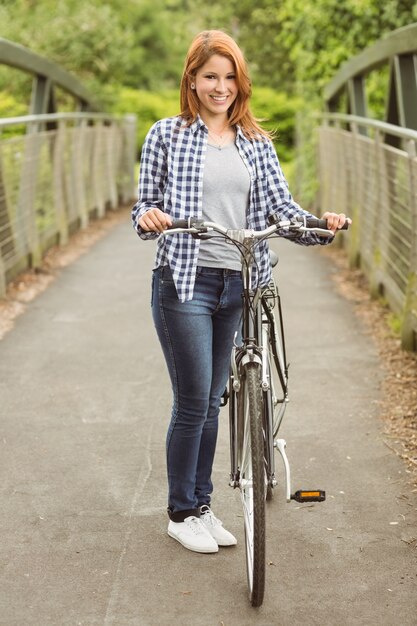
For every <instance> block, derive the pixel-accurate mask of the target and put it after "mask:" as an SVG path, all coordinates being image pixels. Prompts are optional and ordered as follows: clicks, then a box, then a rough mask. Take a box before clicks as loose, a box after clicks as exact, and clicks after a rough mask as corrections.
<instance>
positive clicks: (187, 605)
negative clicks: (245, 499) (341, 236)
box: [0, 222, 417, 626]
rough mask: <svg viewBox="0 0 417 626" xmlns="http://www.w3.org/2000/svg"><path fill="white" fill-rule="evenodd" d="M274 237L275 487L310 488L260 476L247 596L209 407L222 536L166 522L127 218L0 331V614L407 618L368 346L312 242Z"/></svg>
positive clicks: (407, 590) (155, 370)
mask: <svg viewBox="0 0 417 626" xmlns="http://www.w3.org/2000/svg"><path fill="white" fill-rule="evenodd" d="M275 247H276V249H277V250H278V252H279V254H280V257H281V261H280V265H279V270H278V272H279V276H280V277H281V293H282V295H283V299H284V309H285V319H286V326H287V330H288V344H289V345H288V351H289V355H290V359H289V360H290V362H291V368H290V374H291V403H290V405H289V408H288V412H287V415H286V419H285V425H284V428H283V436H284V437H285V438H286V439H287V443H288V453H289V457H290V461H291V465H292V472H293V489H296V488H301V487H302V488H308V487H320V488H323V489H326V491H327V494H328V498H327V501H326V502H325V503H323V504H316V505H314V506H306V505H297V504H296V503H291V504H286V503H285V500H284V495H283V491H282V489H278V490H277V492H276V493H275V496H274V500H273V502H272V503H271V504H270V505H269V506H268V546H267V555H268V556H267V558H268V566H267V587H266V598H265V603H264V605H263V606H262V607H261V608H260V609H259V610H254V609H252V608H251V607H250V606H249V605H248V602H247V597H246V573H245V560H244V559H245V557H244V546H243V528H242V516H241V509H240V501H239V495H238V494H237V493H236V492H233V491H232V490H231V489H230V488H229V487H228V484H227V483H228V472H229V467H228V440H227V436H228V433H227V413H226V412H225V413H224V414H223V420H222V426H221V436H220V441H219V446H218V454H217V457H216V465H215V470H214V480H215V488H216V490H215V496H214V502H213V507H214V509H215V511H216V512H217V514H218V515H219V516H220V517H221V518H222V519H223V520H224V522H225V525H226V526H227V527H228V528H230V530H231V531H232V532H234V533H235V534H236V535H237V537H238V540H239V544H238V546H237V547H236V548H231V549H222V550H221V551H220V552H219V553H218V554H216V555H199V554H194V553H191V552H188V551H186V550H184V549H182V548H181V547H180V546H179V545H178V544H177V543H176V542H175V541H173V540H172V539H170V538H169V537H168V536H167V534H166V527H167V518H166V514H165V506H166V484H165V459H164V440H165V430H166V427H167V420H168V415H169V409H170V390H169V385H168V381H167V375H166V372H165V365H164V362H163V360H162V356H161V353H160V349H159V345H158V344H157V341H156V337H155V333H154V330H153V326H152V322H151V318H150V312H149V300H150V271H151V266H152V261H153V254H154V244H152V243H144V242H141V241H139V240H138V239H137V237H136V236H135V234H134V233H133V231H132V229H131V227H130V224H129V223H128V222H126V223H123V224H121V225H119V226H118V227H117V228H115V230H113V231H112V232H111V233H110V234H109V235H108V236H107V237H106V238H105V239H104V240H102V241H100V242H99V243H98V244H96V245H95V247H94V248H93V249H92V250H91V251H90V252H89V253H88V254H87V255H85V256H83V257H82V258H80V259H79V260H78V261H76V262H75V263H74V264H73V265H71V266H70V267H67V268H66V269H65V270H64V271H63V272H62V274H61V275H60V277H59V278H58V279H57V280H56V281H55V282H54V283H53V284H52V286H51V287H50V288H49V289H48V290H47V291H46V292H44V293H43V294H42V295H41V296H39V297H38V298H37V299H36V300H35V301H34V302H33V303H32V304H31V305H30V306H29V307H28V310H27V312H26V313H25V314H24V315H23V316H22V317H21V318H19V319H18V321H17V324H16V327H15V329H14V330H13V331H12V332H10V333H9V334H8V335H7V336H6V337H5V338H4V339H3V341H1V342H0V411H1V422H0V423H1V437H0V446H1V454H0V469H1V477H2V478H1V485H0V489H1V509H0V544H1V548H0V564H1V579H0V624H1V626H28V625H36V626H46V625H49V624H51V625H53V626H67V625H68V626H69V625H74V626H75V625H88V626H92V625H102V626H110V625H114V626H128V625H129V626H136V625H137V626H164V625H167V626H168V625H170V626H172V625H173V624H174V625H176V624H181V625H182V624H189V625H191V626H220V625H224V626H246V625H264V626H269V625H275V624H276V625H278V626H298V625H300V626H301V625H303V626H304V625H320V626H327V625H328V626H344V625H363V626H372V625H374V624H375V625H378V626H385V625H386V626H393V625H400V626H415V625H416V624H417V617H416V616H417V577H416V574H417V567H416V565H417V563H416V554H417V552H416V549H415V543H413V539H415V538H416V536H417V527H416V518H417V514H416V508H417V502H416V497H415V494H412V493H411V488H410V487H409V486H408V485H407V482H406V479H407V474H406V472H405V468H404V465H403V464H402V462H401V461H399V460H398V459H397V458H396V456H395V455H394V454H393V453H392V452H391V451H390V450H389V449H388V448H387V447H386V446H385V445H384V443H383V440H382V436H381V430H382V424H381V423H380V421H379V418H378V400H379V388H378V384H379V380H380V377H381V371H380V366H379V363H378V360H377V357H376V353H375V350H374V347H373V345H372V343H371V341H370V339H369V338H368V337H367V336H366V335H365V334H364V332H363V329H362V328H361V326H360V323H359V322H358V320H357V318H356V317H355V316H354V314H353V312H352V309H351V305H350V304H349V303H347V302H346V301H344V300H343V299H342V298H341V297H340V296H339V295H337V294H336V293H335V291H334V289H333V285H332V281H331V279H330V274H331V272H332V271H333V270H332V268H331V267H329V261H328V260H327V259H326V258H324V257H323V256H322V255H321V254H320V252H319V251H317V250H315V249H304V248H301V247H298V246H296V245H293V244H289V243H288V242H279V243H278V244H277V245H276V246H275ZM278 467H280V466H278ZM413 545H414V548H413Z"/></svg>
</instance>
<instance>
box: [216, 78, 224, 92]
mask: <svg viewBox="0 0 417 626" xmlns="http://www.w3.org/2000/svg"><path fill="white" fill-rule="evenodd" d="M216 91H220V92H221V93H223V92H225V91H226V81H225V80H224V79H223V78H219V79H218V81H217V84H216Z"/></svg>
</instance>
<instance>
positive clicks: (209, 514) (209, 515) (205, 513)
mask: <svg viewBox="0 0 417 626" xmlns="http://www.w3.org/2000/svg"><path fill="white" fill-rule="evenodd" d="M203 509H204V510H203ZM200 512H201V515H202V517H204V520H208V522H209V524H211V526H223V524H222V522H221V521H220V520H219V519H217V517H216V516H215V515H214V513H213V511H212V510H211V509H210V508H209V507H207V508H206V507H204V506H202V507H201V509H200Z"/></svg>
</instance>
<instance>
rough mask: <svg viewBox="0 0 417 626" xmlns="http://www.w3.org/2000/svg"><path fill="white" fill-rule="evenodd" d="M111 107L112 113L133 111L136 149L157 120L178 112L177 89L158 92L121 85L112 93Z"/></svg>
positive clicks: (139, 148) (140, 147) (140, 145)
mask: <svg viewBox="0 0 417 626" xmlns="http://www.w3.org/2000/svg"><path fill="white" fill-rule="evenodd" d="M111 109H112V111H113V112H114V113H120V114H123V113H134V114H135V115H136V116H137V120H138V122H137V135H136V137H137V149H138V155H139V154H140V151H141V149H142V145H143V141H144V139H145V136H146V134H147V132H148V130H149V129H150V127H151V126H152V124H154V123H155V122H156V121H157V120H160V119H162V118H164V117H171V116H172V115H177V114H178V113H179V97H178V91H177V90H164V91H160V92H158V93H156V92H150V91H144V90H139V89H132V88H131V87H121V88H120V89H119V90H118V91H117V93H114V94H113V102H112V104H111Z"/></svg>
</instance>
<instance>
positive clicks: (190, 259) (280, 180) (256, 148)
mask: <svg viewBox="0 0 417 626" xmlns="http://www.w3.org/2000/svg"><path fill="white" fill-rule="evenodd" d="M236 130H237V133H236V146H237V149H238V151H239V154H240V156H241V158H242V159H243V162H244V163H245V165H246V167H247V169H248V171H249V174H250V179H251V186H250V194H249V209H248V214H247V223H248V228H251V229H254V230H261V229H264V228H266V227H267V218H268V216H269V215H270V214H272V213H278V215H279V217H280V219H291V218H293V217H295V216H297V215H307V216H310V215H311V214H310V213H307V212H306V211H304V210H303V209H302V208H301V207H300V206H299V205H298V204H297V203H296V202H294V200H293V199H292V196H291V194H290V192H289V190H288V185H287V181H286V180H285V178H284V175H283V173H282V170H281V167H280V164H279V161H278V157H277V155H276V152H275V149H274V147H273V144H272V142H271V141H269V140H267V139H264V138H263V139H262V138H261V139H259V140H249V139H247V138H246V137H245V136H244V134H243V132H242V130H241V129H240V128H239V127H237V129H236ZM207 138H208V129H207V126H206V125H205V124H204V122H203V121H202V119H201V118H200V117H198V118H197V119H196V121H195V122H194V123H193V124H191V125H190V126H188V127H187V126H186V125H185V123H184V120H183V119H182V118H181V117H172V118H167V119H163V120H160V121H159V122H157V123H156V124H154V125H153V126H152V128H151V129H150V131H149V133H148V135H147V137H146V139H145V143H144V146H143V150H142V158H141V162H140V176H139V199H138V202H137V203H136V204H135V206H134V207H133V210H132V219H133V225H134V228H135V230H136V232H137V233H138V235H139V236H140V237H141V238H142V239H154V238H156V237H159V239H158V247H157V254H156V260H155V268H156V267H159V266H161V265H166V264H169V266H170V267H171V271H172V275H173V279H174V282H175V285H176V288H177V293H178V297H179V299H180V300H181V302H184V301H186V300H191V299H192V297H193V290H194V283H195V275H196V269H197V259H198V251H199V246H200V241H199V240H198V239H194V238H192V237H191V236H190V235H188V234H174V235H170V236H167V237H165V236H164V237H161V236H159V233H154V232H149V231H145V230H143V229H142V228H141V227H140V226H139V224H138V219H139V218H140V217H141V216H142V215H143V214H144V213H145V212H146V211H148V210H149V209H151V208H152V207H157V208H159V209H161V210H162V211H164V212H165V213H168V214H169V215H170V216H171V217H172V218H173V219H184V218H188V217H189V216H196V217H197V218H200V219H201V211H202V198H203V172H204V160H205V155H206V149H207ZM296 241H297V243H300V244H304V245H314V244H322V243H325V242H327V241H328V240H323V239H320V238H319V237H318V236H317V235H314V234H310V233H307V234H304V235H303V236H302V237H300V238H298V239H297V240H296ZM270 279H271V265H270V262H269V254H268V244H267V242H266V241H265V242H261V243H260V244H259V246H258V247H257V249H256V272H255V280H257V281H258V283H259V284H260V285H267V284H268V282H269V281H270Z"/></svg>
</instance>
